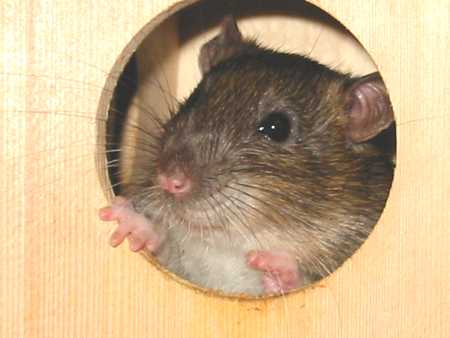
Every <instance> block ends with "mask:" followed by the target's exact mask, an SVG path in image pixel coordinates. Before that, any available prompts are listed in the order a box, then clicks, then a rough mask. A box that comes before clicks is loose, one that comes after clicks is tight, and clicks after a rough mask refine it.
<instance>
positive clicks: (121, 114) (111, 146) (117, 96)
mask: <svg viewBox="0 0 450 338" xmlns="http://www.w3.org/2000/svg"><path fill="white" fill-rule="evenodd" d="M137 86H138V67H137V61H136V56H135V54H133V55H132V56H131V58H130V60H129V61H128V63H127V64H126V66H125V68H124V70H123V72H122V74H120V77H119V79H118V81H117V86H116V88H115V89H114V93H113V96H112V100H111V105H110V109H109V114H108V121H107V123H106V159H107V161H108V166H107V167H108V175H109V179H110V181H111V185H112V187H113V192H114V194H115V195H119V194H120V193H121V186H120V173H119V170H120V167H119V165H118V163H119V161H120V151H115V150H117V149H120V145H121V140H122V135H123V131H124V126H125V123H126V121H127V116H128V110H129V108H130V105H131V104H132V100H133V97H134V95H135V94H136V90H137Z"/></svg>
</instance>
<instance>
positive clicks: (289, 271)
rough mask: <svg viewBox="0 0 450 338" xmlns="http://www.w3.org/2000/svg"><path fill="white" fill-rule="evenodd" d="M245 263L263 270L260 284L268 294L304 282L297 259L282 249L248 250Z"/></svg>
mask: <svg viewBox="0 0 450 338" xmlns="http://www.w3.org/2000/svg"><path fill="white" fill-rule="evenodd" d="M247 264H248V265H249V266H250V267H251V268H254V269H257V270H261V271H263V272H264V274H263V277H262V284H263V287H264V291H265V292H266V293H268V294H282V293H285V292H288V291H290V290H293V289H297V288H299V287H301V286H302V285H303V283H304V278H303V275H302V273H301V272H300V270H299V268H298V262H297V260H296V259H295V258H294V257H293V256H292V255H290V254H289V253H287V252H283V251H250V252H249V253H248V254H247Z"/></svg>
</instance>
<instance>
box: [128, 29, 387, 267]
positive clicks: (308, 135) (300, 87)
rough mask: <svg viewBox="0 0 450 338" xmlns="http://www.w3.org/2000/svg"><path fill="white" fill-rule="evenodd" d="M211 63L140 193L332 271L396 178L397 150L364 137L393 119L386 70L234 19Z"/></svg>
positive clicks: (214, 47) (149, 210)
mask: <svg viewBox="0 0 450 338" xmlns="http://www.w3.org/2000/svg"><path fill="white" fill-rule="evenodd" d="M200 66H201V68H202V70H203V72H204V77H203V79H202V81H201V83H200V84H199V86H198V87H197V88H196V89H195V90H194V92H193V93H192V95H191V96H190V97H189V98H188V99H187V100H186V102H185V103H184V104H183V105H182V106H181V107H180V109H179V111H178V113H177V114H176V115H175V116H174V117H173V118H172V119H170V120H169V121H168V122H167V123H166V124H165V125H164V126H163V131H162V133H161V134H160V136H158V140H157V150H156V151H155V156H154V158H153V159H152V163H153V165H152V168H150V170H149V172H148V173H147V177H148V178H149V179H148V180H147V181H146V184H144V185H142V184H140V190H139V192H138V193H137V194H135V200H136V201H138V202H136V203H135V205H138V207H140V209H142V210H144V212H145V213H146V215H147V216H148V217H150V218H152V219H153V220H155V223H158V224H162V225H163V226H166V227H170V226H180V227H188V228H189V229H191V228H193V229H199V230H200V231H202V232H205V233H207V232H208V231H211V232H215V231H219V232H227V233H238V234H240V235H242V237H243V238H248V237H249V236H251V237H253V238H256V240H257V242H259V243H262V245H263V246H264V245H267V246H272V247H273V246H275V247H277V246H278V247H283V248H287V249H288V250H290V251H293V252H295V253H296V255H297V259H298V260H299V261H301V262H302V263H303V265H304V266H305V269H306V270H308V272H309V273H310V274H311V275H326V274H327V273H328V272H329V271H330V270H332V269H334V268H335V267H337V266H338V265H339V264H340V263H341V262H342V260H343V259H344V258H346V257H348V256H349V255H350V254H351V253H352V252H353V251H354V250H355V248H356V247H358V246H359V245H360V243H361V242H362V241H363V240H365V238H366V237H367V235H368V234H369V232H370V230H371V227H372V226H373V224H374V223H375V222H376V219H377V218H378V216H379V214H380V212H381V209H382V207H383V205H384V201H385V199H386V196H387V192H388V189H389V184H390V180H391V176H392V167H391V165H390V164H389V160H387V159H386V158H385V157H383V156H382V155H381V154H380V153H379V152H377V151H376V150H375V149H374V148H373V147H371V146H370V145H368V144H365V141H367V140H368V139H370V138H371V137H373V136H374V135H376V134H378V133H379V132H380V131H381V130H383V129H385V128H386V127H387V126H389V124H390V123H391V122H392V111H391V110H390V105H389V100H388V98H387V94H386V91H385V88H384V85H383V84H382V81H381V80H380V78H379V76H378V75H370V76H368V77H363V78H358V79H353V78H350V77H349V76H347V75H344V74H340V73H337V72H335V71H333V70H331V69H329V68H328V67H326V66H323V65H321V64H319V63H317V62H315V61H312V60H310V59H308V58H305V57H302V56H299V55H292V54H283V53H276V52H274V51H271V50H267V49H263V48H260V47H258V46H257V45H255V44H254V43H252V42H245V41H243V40H242V39H241V36H240V33H239V31H238V30H237V27H236V26H235V23H234V22H227V21H226V22H225V25H224V27H223V32H222V33H221V34H220V35H218V36H217V37H216V38H214V39H213V40H211V41H210V42H208V43H207V44H205V45H204V47H203V48H202V51H201V54H200ZM368 206H370V208H369V209H368ZM336 247H339V248H340V249H339V250H340V252H338V253H336V252H332V251H333V250H334V249H335V248H336ZM299 248H301V249H300V250H299Z"/></svg>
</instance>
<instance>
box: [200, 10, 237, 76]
mask: <svg viewBox="0 0 450 338" xmlns="http://www.w3.org/2000/svg"><path fill="white" fill-rule="evenodd" d="M245 47H246V43H245V42H244V40H243V39H242V34H241V32H240V31H239V28H238V26H237V24H236V20H235V19H234V17H233V16H231V15H230V16H227V17H225V18H224V19H223V21H222V25H221V31H220V33H219V34H218V35H217V36H215V37H214V38H212V39H211V40H209V41H208V42H207V43H205V44H204V45H203V46H202V48H201V49H200V55H199V59H198V63H199V66H200V70H201V71H202V74H203V75H204V74H205V73H207V72H209V71H210V70H211V68H213V67H214V66H215V65H217V64H219V63H220V62H222V61H225V60H226V59H229V58H230V57H232V56H234V55H236V54H238V53H240V52H241V51H242V50H243V49H245Z"/></svg>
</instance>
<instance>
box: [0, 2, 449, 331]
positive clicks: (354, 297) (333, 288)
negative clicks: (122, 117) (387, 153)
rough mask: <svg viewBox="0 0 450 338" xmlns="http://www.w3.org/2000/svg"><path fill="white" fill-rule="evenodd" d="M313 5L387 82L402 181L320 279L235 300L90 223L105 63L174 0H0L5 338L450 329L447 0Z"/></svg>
mask: <svg viewBox="0 0 450 338" xmlns="http://www.w3.org/2000/svg"><path fill="white" fill-rule="evenodd" d="M190 2H193V1H190ZM313 3H315V4H317V5H319V6H320V7H321V8H323V9H325V10H327V11H328V12H329V13H331V14H332V15H333V16H335V17H337V18H339V20H340V21H341V22H342V23H344V25H345V26H346V27H348V28H349V29H350V30H351V31H352V32H353V34H355V36H356V37H357V38H358V39H359V40H360V41H361V42H362V44H363V45H364V46H365V47H366V48H367V50H368V51H369V53H370V54H371V56H372V57H373V58H374V60H376V63H377V65H378V66H379V68H380V69H381V72H382V74H383V76H384V78H385V80H386V83H387V86H388V88H389V90H390V93H391V98H392V101H393V105H394V109H395V113H396V118H397V121H398V154H397V170H396V175H395V180H394V185H393V189H392V192H391V196H390V198H389V201H388V203H387V206H386V209H385V212H384V213H383V216H382V218H381V220H380V222H379V224H378V226H377V227H376V229H375V231H374V233H373V234H372V235H371V236H370V238H369V240H368V241H367V242H366V243H365V244H364V245H363V247H362V248H361V250H359V251H358V253H357V254H356V255H355V256H354V257H352V259H351V260H349V261H348V262H346V264H345V265H344V266H343V267H342V268H341V269H339V270H338V271H337V272H336V273H334V274H333V275H332V276H331V277H329V278H328V279H326V280H325V281H323V282H321V283H320V285H318V286H316V287H315V288H310V289H307V290H306V291H304V292H299V293H297V294H294V295H290V296H288V297H284V298H276V299H268V300H261V301H238V300H235V299H226V298H220V297H217V296H212V295H206V294H204V293H202V292H199V291H196V290H194V289H191V288H189V287H187V286H185V285H182V284H180V283H178V282H176V281H175V280H173V279H171V278H169V277H167V276H166V275H164V274H163V273H161V272H160V271H159V270H157V269H156V268H155V267H154V266H153V265H151V264H148V262H146V261H145V260H144V259H142V258H141V257H138V256H136V255H135V254H132V253H131V252H129V251H128V249H127V248H126V247H122V248H119V249H112V248H110V247H109V246H108V244H107V241H106V239H107V237H108V233H109V231H110V230H111V227H112V225H109V224H104V223H101V222H100V221H99V220H98V219H97V209H98V208H99V207H101V206H103V205H104V204H106V203H107V199H106V194H105V193H104V192H103V190H102V189H103V187H102V184H101V179H99V173H102V172H104V170H102V168H98V166H97V163H98V159H101V158H102V154H101V153H99V152H101V150H100V149H101V147H100V146H97V143H98V142H97V141H98V136H97V120H96V119H97V117H98V116H99V115H98V113H99V112H101V111H102V108H104V105H105V104H106V103H105V102H106V101H105V98H106V97H107V96H108V95H107V93H108V91H109V90H111V88H107V89H105V90H103V87H104V85H105V81H106V79H107V75H108V73H109V72H110V70H111V69H112V68H113V65H115V68H114V69H113V72H114V71H117V70H118V69H120V64H122V65H123V62H124V61H123V62H121V61H120V60H119V61H117V59H118V57H119V55H120V54H121V53H122V51H123V50H124V48H125V47H126V46H127V48H128V50H129V51H131V50H133V49H134V45H135V44H136V43H138V42H139V41H140V40H142V38H141V36H143V35H144V34H145V33H146V31H149V30H150V29H151V26H146V27H145V28H144V30H143V31H142V33H141V34H137V33H138V32H139V31H140V30H141V29H142V27H144V26H145V25H146V24H147V23H148V22H149V21H150V20H152V19H154V18H155V17H156V15H157V14H160V13H161V12H163V11H165V10H167V9H168V8H171V7H172V5H174V4H175V1H173V0H166V1H163V0H160V1H151V0H145V1H144V0H128V1H118V0H111V1H93V0H92V1H88V0H80V1H68V0H66V1H64V0H60V1H56V0H47V1H37V0H31V1H14V0H3V1H1V2H0V111H1V115H0V160H1V162H0V163H1V165H2V168H3V170H2V175H1V177H0V192H1V197H0V221H1V223H0V224H1V229H2V237H1V244H0V262H1V275H0V337H2V338H3V337H5V338H10V337H11V338H13V337H14V338H16V337H26V338H34V337H57V338H58V337H65V338H67V337H77V338H78V337H158V338H160V337H161V338H162V337H170V338H172V337H173V338H175V337H187V338H191V337H192V338H194V337H195V338H201V337H218V338H222V337H223V338H228V337H242V338H256V337H277V338H287V337H343V338H344V337H345V338H350V337H355V338H365V337H375V338H377V337H405V338H406V337H408V338H411V337H432V338H435V337H448V336H449V335H450V320H449V319H450V292H449V291H450V290H449V289H450V288H449V283H450V259H449V257H450V217H449V216H450V215H449V201H450V180H449V174H450V161H449V160H450V156H449V155H450V119H449V115H450V112H449V110H450V86H449V80H450V72H449V57H450V54H449V49H450V35H449V12H450V8H449V3H448V1H447V0H434V1H432V2H431V1H428V2H426V1H419V0H416V1H410V0H408V1H406V0H402V1H390V0H379V1H367V0H351V1H350V0H339V1H338V0H322V1H319V0H315V1H313ZM178 6H180V5H178ZM155 23H156V22H155ZM136 34H137V35H136ZM133 37H135V40H134V42H132V43H131V44H129V42H130V41H131V40H132V39H133ZM99 105H100V108H99ZM103 111H104V109H103ZM99 118H102V116H100V117H99ZM100 176H101V175H100Z"/></svg>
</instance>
